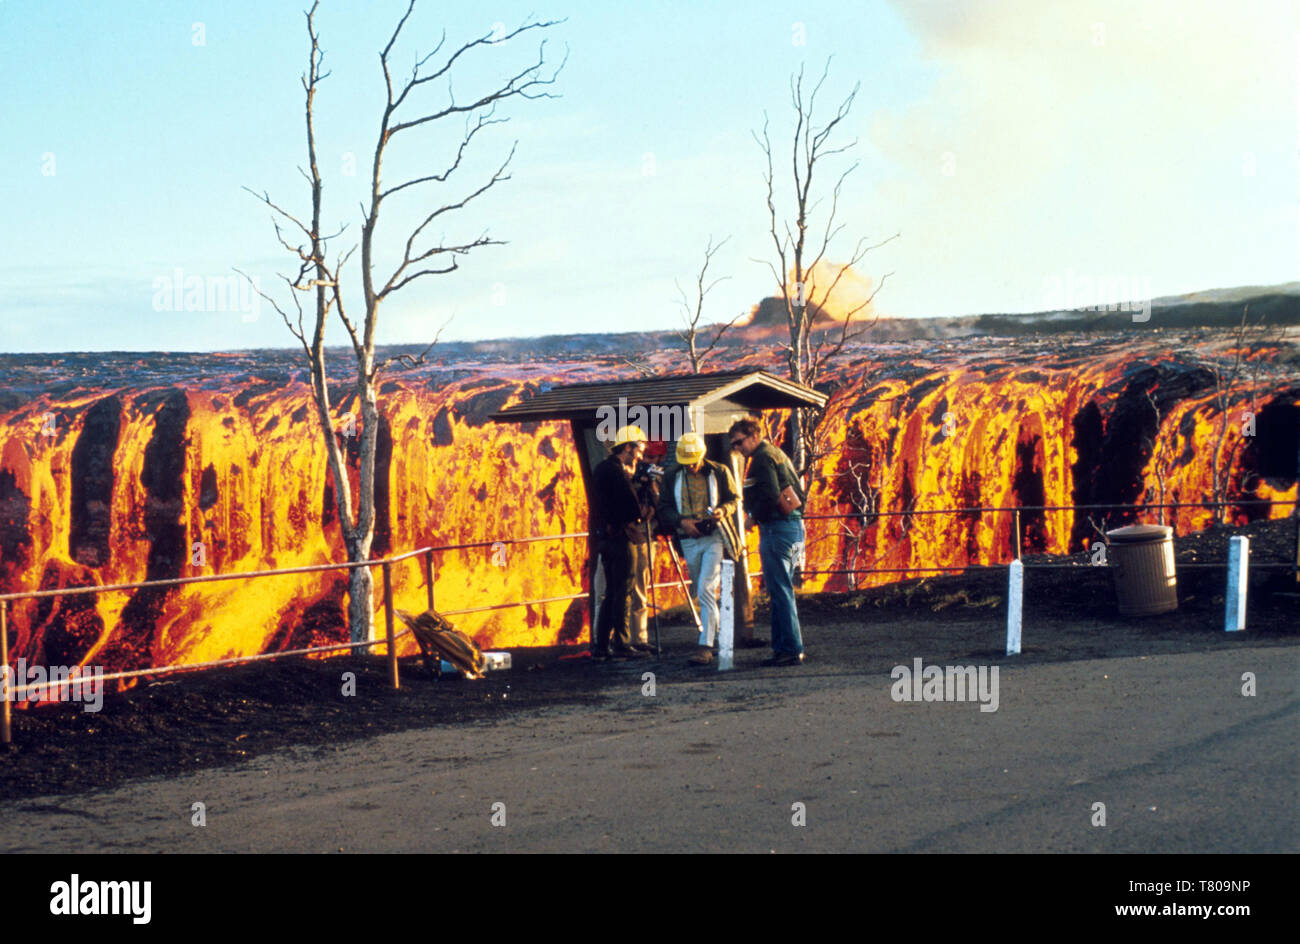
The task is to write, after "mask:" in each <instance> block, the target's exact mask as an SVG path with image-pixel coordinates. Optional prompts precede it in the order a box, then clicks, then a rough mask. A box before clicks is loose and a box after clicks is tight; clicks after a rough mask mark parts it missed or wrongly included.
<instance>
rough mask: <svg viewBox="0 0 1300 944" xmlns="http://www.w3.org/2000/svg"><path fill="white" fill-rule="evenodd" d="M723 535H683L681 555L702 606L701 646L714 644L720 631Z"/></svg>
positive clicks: (716, 533) (696, 599)
mask: <svg viewBox="0 0 1300 944" xmlns="http://www.w3.org/2000/svg"><path fill="white" fill-rule="evenodd" d="M722 550H723V544H722V535H721V534H719V533H718V532H717V531H714V532H713V533H712V534H710V535H709V536H708V537H703V538H682V556H683V557H685V558H686V567H687V569H688V570H689V571H690V572H691V583H692V584H694V585H695V587H694V589H695V602H696V603H697V604H698V606H699V608H700V639H699V644H700V645H701V646H708V647H709V648H710V649H712V648H713V640H714V638H715V637H716V635H717V632H718V589H719V588H720V587H721V586H722Z"/></svg>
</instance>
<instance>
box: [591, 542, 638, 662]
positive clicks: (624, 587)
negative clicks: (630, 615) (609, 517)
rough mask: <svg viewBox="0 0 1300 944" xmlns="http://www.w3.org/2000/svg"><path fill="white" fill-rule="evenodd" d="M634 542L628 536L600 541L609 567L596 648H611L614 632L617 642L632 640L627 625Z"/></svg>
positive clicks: (621, 644)
mask: <svg viewBox="0 0 1300 944" xmlns="http://www.w3.org/2000/svg"><path fill="white" fill-rule="evenodd" d="M632 554H633V549H632V542H631V541H629V540H627V538H625V537H618V538H606V539H605V540H604V541H602V542H601V543H600V559H601V563H602V566H603V567H604V568H605V598H604V599H603V600H601V601H600V611H599V612H598V613H597V614H596V632H595V636H596V638H595V649H596V651H597V652H606V651H608V650H609V643H610V639H609V637H610V635H611V633H612V634H613V636H614V645H615V646H616V647H617V648H619V649H626V648H627V647H628V646H630V645H631V644H632V636H631V633H629V632H628V626H627V596H628V592H629V591H630V590H631V589H632V560H633V557H632Z"/></svg>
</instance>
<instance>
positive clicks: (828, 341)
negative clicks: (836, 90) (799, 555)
mask: <svg viewBox="0 0 1300 944" xmlns="http://www.w3.org/2000/svg"><path fill="white" fill-rule="evenodd" d="M829 72H830V60H829V59H828V60H827V62H826V68H825V69H824V70H823V71H822V76H821V78H820V79H818V80H817V84H816V85H815V86H813V89H812V91H811V93H809V94H808V95H807V98H806V99H805V96H804V76H803V69H802V67H801V68H800V69H799V72H798V74H796V75H794V76H792V77H791V79H790V103H791V106H792V107H793V108H794V112H795V128H794V137H793V141H792V144H791V151H790V159H791V170H792V183H793V207H792V213H791V218H784V219H783V218H782V214H781V213H780V212H779V211H778V209H777V197H776V190H777V187H776V174H775V171H774V169H773V159H772V153H773V148H772V140H771V137H770V136H769V135H768V119H767V115H766V113H765V114H764V116H763V131H762V135H761V137H760V135H759V134H758V133H757V132H755V133H754V140H755V141H757V142H758V144H759V146H760V147H761V148H762V149H763V153H764V155H765V156H766V158H767V171H766V174H765V175H764V181H765V183H766V184H767V209H768V216H769V221H770V227H769V232H770V235H771V237H772V244H773V246H774V248H775V250H776V260H775V261H771V260H768V261H767V266H768V268H769V269H770V270H771V272H772V276H773V278H774V279H775V280H776V285H777V288H778V289H779V290H780V297H781V300H782V302H783V303H784V305H785V313H786V321H787V323H788V325H789V329H790V343H789V344H788V345H784V349H785V351H786V358H787V362H788V364H789V373H790V379H791V380H793V381H795V382H796V383H802V384H807V385H809V386H814V385H816V383H817V381H818V379H819V378H820V376H821V374H822V371H823V369H824V368H825V366H826V364H827V363H828V362H829V361H830V360H831V359H832V358H834V357H835V356H836V355H838V354H839V353H840V352H841V351H843V350H844V346H845V344H847V343H848V342H850V341H853V340H856V339H858V338H860V337H862V335H863V334H864V333H865V331H866V329H867V328H868V327H869V325H866V324H855V323H854V321H853V318H854V316H855V315H857V314H859V313H861V312H862V311H864V310H865V309H867V308H868V307H869V306H870V305H871V303H872V302H873V301H874V300H875V297H876V294H877V293H878V292H879V291H880V289H881V288H883V287H884V284H885V280H886V279H888V278H889V276H890V275H892V274H893V273H888V274H886V275H884V276H883V277H882V278H881V279H880V281H879V282H878V283H877V284H876V286H875V289H874V290H873V291H872V292H871V295H870V296H869V297H868V298H867V299H866V300H865V301H863V302H862V303H861V304H859V305H857V306H855V307H853V308H850V309H848V310H846V311H845V312H844V314H843V319H842V321H837V322H836V323H835V324H833V325H828V326H826V327H824V328H821V329H818V328H817V326H816V325H815V324H814V322H815V320H816V319H817V317H818V316H819V315H820V314H822V313H823V312H824V310H825V308H826V306H827V302H828V301H829V300H830V298H831V295H832V294H833V293H834V292H835V290H836V288H838V287H839V284H840V282H841V280H842V279H843V277H844V275H845V273H847V272H848V271H849V270H850V269H852V268H853V267H854V266H856V265H857V264H858V263H860V262H861V261H862V260H863V259H864V258H865V257H866V255H867V253H868V252H870V251H871V250H873V249H878V248H880V247H881V246H883V245H885V243H888V242H890V241H891V240H893V239H896V238H897V237H898V234H897V233H895V234H894V235H893V236H890V237H888V238H886V239H884V240H881V241H880V242H877V243H874V244H873V243H871V242H870V241H869V240H868V239H866V238H863V239H859V240H858V242H857V243H856V245H855V246H854V248H853V250H852V251H851V252H850V253H849V254H848V260H847V261H846V262H843V263H841V264H839V266H838V268H835V269H834V272H835V274H834V276H833V277H832V278H831V280H830V282H829V284H827V285H824V286H816V285H812V284H810V277H811V276H812V274H813V272H814V270H816V268H817V266H818V265H819V264H821V263H823V262H825V263H827V265H830V260H829V259H828V258H827V253H828V251H829V250H830V249H831V244H832V243H833V242H834V241H835V240H836V238H837V237H838V236H839V235H840V233H841V232H842V231H843V230H844V224H843V223H837V222H836V213H837V212H838V210H839V201H840V193H841V190H842V189H843V186H844V181H845V179H846V178H847V177H848V176H849V174H851V173H852V172H853V171H854V169H855V168H856V167H857V166H858V165H857V164H856V163H854V164H852V165H850V166H849V167H848V168H847V169H846V170H844V171H843V172H842V173H841V174H840V175H839V177H838V178H837V179H836V181H835V184H834V186H833V187H832V188H831V193H830V198H831V199H830V206H829V208H828V210H827V212H826V220H825V225H824V226H820V225H819V226H816V227H815V226H814V223H813V219H812V217H813V215H814V214H815V213H816V211H817V209H818V206H819V204H820V203H821V202H822V200H821V198H814V196H813V194H814V191H813V179H814V177H816V176H817V175H818V173H819V171H820V170H821V169H822V162H823V161H825V160H826V159H827V158H830V157H834V156H835V155H838V154H843V153H844V152H846V151H848V150H850V149H851V148H853V147H854V146H855V145H856V144H857V141H856V139H855V140H854V141H851V142H849V143H847V144H843V145H839V146H833V145H832V143H831V137H832V135H833V134H834V133H835V130H836V128H838V127H839V125H840V124H841V122H843V121H844V119H845V118H847V117H848V114H849V110H850V109H851V108H852V107H853V100H854V98H856V97H857V94H858V89H859V87H860V84H859V85H854V86H853V91H851V92H850V93H849V94H848V96H847V97H846V98H845V99H844V100H843V101H842V102H841V103H840V105H839V107H838V108H837V109H836V111H835V115H834V117H832V118H831V119H830V120H829V121H827V122H826V123H825V124H824V125H821V126H818V125H817V123H816V119H815V111H816V105H817V95H818V93H819V92H820V91H821V88H822V85H823V83H825V81H826V76H827V74H828V73H829ZM822 415H823V413H822V412H821V411H815V410H811V409H801V410H796V411H794V414H793V415H792V416H791V420H790V426H791V432H792V438H793V445H794V453H795V454H794V456H793V457H792V458H793V460H794V464H795V466H796V467H797V468H798V469H799V471H800V473H805V472H806V471H807V469H808V467H809V465H810V464H811V459H812V453H813V452H814V445H815V441H816V436H815V430H816V427H817V426H818V424H819V423H820V421H821V419H822Z"/></svg>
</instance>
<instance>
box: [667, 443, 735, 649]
mask: <svg viewBox="0 0 1300 944" xmlns="http://www.w3.org/2000/svg"><path fill="white" fill-rule="evenodd" d="M704 454H705V445H704V437H703V436H701V435H700V434H699V433H683V434H682V437H681V439H679V440H677V463H678V467H677V469H675V470H674V471H673V472H672V473H670V474H669V475H667V476H665V477H664V484H663V487H662V488H661V489H660V493H659V495H660V497H659V520H660V522H661V524H662V525H663V526H664V527H666V528H672V529H675V533H676V535H677V538H678V539H679V540H680V541H681V545H682V556H684V557H685V558H686V566H687V568H688V569H689V570H690V573H691V584H692V586H693V592H694V595H695V599H696V602H697V605H698V607H699V612H700V637H699V640H698V648H697V649H696V652H695V655H693V656H692V657H691V659H690V661H691V663H692V664H694V665H709V664H711V663H712V662H713V645H714V641H715V639H716V636H717V632H718V590H719V588H720V586H721V584H722V558H723V555H724V554H726V555H727V556H729V557H731V558H732V560H735V559H736V558H737V557H738V555H739V553H740V549H741V548H742V547H743V545H742V544H741V541H740V536H739V533H738V531H737V530H736V522H735V515H736V501H737V500H738V499H739V497H740V495H739V492H738V491H737V490H736V480H735V479H734V478H732V476H731V470H730V469H728V468H727V467H726V466H725V465H723V464H722V463H720V462H713V461H712V460H710V459H707V458H705V455H704Z"/></svg>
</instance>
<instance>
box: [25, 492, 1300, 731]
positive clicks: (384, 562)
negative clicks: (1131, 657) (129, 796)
mask: <svg viewBox="0 0 1300 944" xmlns="http://www.w3.org/2000/svg"><path fill="white" fill-rule="evenodd" d="M1296 504H1297V502H1296V501H1295V500H1268V499H1260V500H1243V501H1232V502H1165V503H1160V504H1144V505H1124V504H1118V503H1115V504H1094V505H1016V506H977V507H973V508H929V509H911V510H907V511H870V512H853V513H846V514H820V515H805V516H804V518H805V520H809V521H815V520H845V519H851V520H860V521H863V522H864V527H865V526H866V523H867V522H870V521H872V520H874V519H877V518H887V517H911V516H922V515H976V514H989V513H1006V512H1009V513H1011V515H1012V527H1011V535H1012V542H1013V546H1012V550H1013V551H1014V554H1015V560H1019V559H1020V556H1021V527H1020V525H1021V517H1020V516H1021V513H1022V512H1048V511H1076V512H1077V511H1081V510H1082V511H1099V510H1103V509H1107V510H1118V511H1123V512H1132V513H1141V512H1143V511H1151V510H1154V509H1162V508H1201V509H1206V510H1208V509H1211V508H1218V507H1237V508H1240V507H1245V506H1248V505H1292V506H1294V505H1296ZM1292 517H1293V519H1294V520H1295V528H1296V531H1295V533H1296V539H1295V548H1296V560H1295V561H1294V562H1292V563H1269V562H1259V563H1252V567H1290V568H1292V569H1293V570H1295V572H1296V575H1297V579H1298V580H1300V516H1296V515H1293V516H1292ZM588 536H589V535H588V532H585V531H581V532H568V533H564V534H552V535H538V536H534V537H526V538H507V539H498V540H494V541H472V542H466V543H460V544H443V545H429V546H426V547H420V548H415V549H414V550H410V551H405V552H403V553H401V554H396V555H393V556H390V557H384V558H379V559H375V560H367V561H348V562H344V563H330V564H311V565H306V566H302V567H284V568H276V569H273V570H255V571H247V572H244V573H231V574H201V575H198V576H194V577H173V578H167V579H163V580H145V581H138V582H134V583H119V584H104V585H99V586H87V587H64V588H59V589H54V590H30V591H23V592H18V593H4V594H0V666H2V667H3V676H2V677H0V685H3V686H5V691H4V692H0V712H2V715H0V742H2V743H5V744H8V743H10V738H11V715H10V702H11V701H12V700H16V698H17V694H18V692H28V691H30V690H33V689H46V690H47V691H48V687H49V684H48V683H45V684H40V685H24V686H14V687H13V690H9V688H8V676H9V634H8V606H9V602H10V601H14V600H30V599H39V598H43V597H59V596H76V595H83V594H90V593H111V592H120V591H127V590H140V589H147V588H160V587H176V586H183V585H186V584H195V583H215V582H219V581H226V580H251V579H256V578H260V577H274V576H284V575H288V574H305V573H319V572H324V571H334V570H352V569H355V568H357V567H380V568H382V573H383V582H384V594H383V596H384V624H385V633H384V638H383V639H382V640H380V639H371V640H367V641H362V642H347V643H332V644H329V645H325V646H312V647H308V648H301V649H287V650H281V651H279V652H273V653H258V654H255V655H251V656H238V657H234V658H230V659H218V660H215V661H209V662H192V663H183V664H178V665H165V666H152V667H150V668H147V669H132V670H128V671H123V672H115V673H111V674H108V675H98V676H95V678H96V679H97V680H98V681H100V682H101V683H102V682H104V681H113V680H117V679H126V678H137V677H142V676H156V675H166V674H169V673H172V672H182V671H190V670H195V669H204V668H215V667H225V666H234V665H242V664H245V663H250V662H259V661H265V660H269V659H279V658H283V657H285V656H291V655H311V654H317V653H322V652H333V651H338V650H342V649H350V650H354V649H366V648H370V647H372V646H377V645H386V646H387V650H388V652H387V655H388V666H389V674H390V677H391V680H392V684H393V687H394V688H400V687H401V678H400V675H399V671H398V663H397V648H396V645H395V643H396V641H397V640H398V639H401V638H403V637H405V636H407V635H409V634H410V632H411V631H410V630H409V629H407V630H403V631H402V632H400V633H398V632H395V627H394V620H393V616H394V614H393V592H392V591H393V576H392V573H393V572H392V567H393V564H396V563H401V562H402V561H406V560H410V559H412V558H416V557H420V558H422V562H423V569H424V577H425V588H426V595H427V600H428V606H429V609H434V608H435V593H434V585H435V582H436V579H437V567H436V566H435V564H434V559H433V556H434V554H438V553H442V552H444V551H456V550H472V549H476V548H494V549H495V548H497V547H504V546H512V545H520V544H532V543H537V542H540V541H561V540H574V539H578V538H587V537H588ZM756 553H757V552H754V551H750V552H748V555H747V556H748V557H753V556H754V555H755V554H756ZM1005 566H1007V565H1006V564H969V563H968V564H955V565H952V566H949V567H891V568H867V569H863V570H857V569H853V570H845V569H835V570H804V571H803V573H804V574H805V575H807V576H829V575H848V574H853V575H857V574H886V573H917V574H920V573H947V572H949V571H956V572H966V571H971V570H993V569H999V568H1001V567H1005ZM1023 566H1025V567H1037V568H1051V567H1074V566H1075V565H1072V564H1027V565H1023ZM1180 566H1182V567H1218V566H1222V565H1221V564H1213V563H1206V564H1195V563H1187V564H1182V565H1180ZM750 576H761V571H750ZM652 587H653V589H661V588H672V587H680V588H681V589H682V590H683V593H686V590H685V587H684V585H682V584H680V583H672V582H668V583H655V584H652ZM590 596H591V594H590V593H587V592H583V593H574V594H566V595H562V596H554V597H541V598H536V599H529V600H519V601H511V602H507V603H495V604H489V605H486V606H474V607H464V608H461V609H456V610H446V611H442V615H444V616H459V615H465V614H471V613H484V612H489V611H493V610H503V609H510V608H513V607H519V606H533V605H538V604H545V603H559V602H564V601H568V600H582V599H588V598H589V597H590ZM656 612H659V608H657V607H656ZM58 684H59V685H76V684H83V681H82V680H81V679H76V680H72V681H66V680H65V681H62V682H60V683H58Z"/></svg>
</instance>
